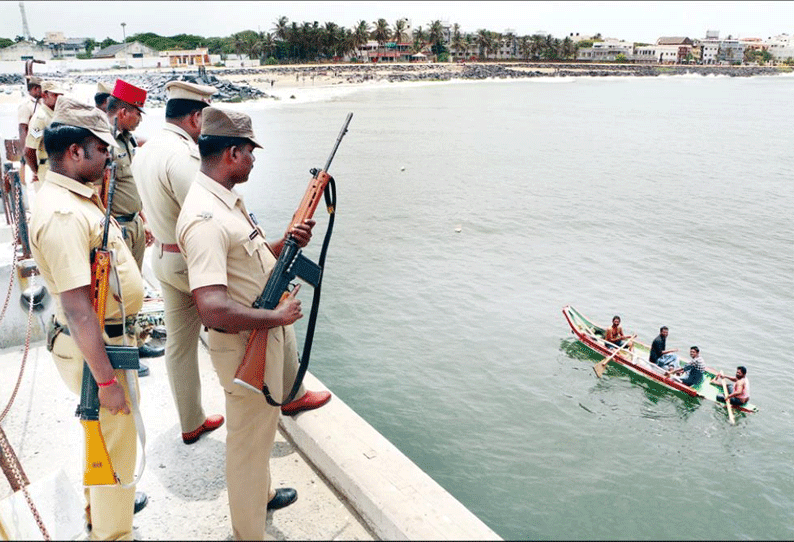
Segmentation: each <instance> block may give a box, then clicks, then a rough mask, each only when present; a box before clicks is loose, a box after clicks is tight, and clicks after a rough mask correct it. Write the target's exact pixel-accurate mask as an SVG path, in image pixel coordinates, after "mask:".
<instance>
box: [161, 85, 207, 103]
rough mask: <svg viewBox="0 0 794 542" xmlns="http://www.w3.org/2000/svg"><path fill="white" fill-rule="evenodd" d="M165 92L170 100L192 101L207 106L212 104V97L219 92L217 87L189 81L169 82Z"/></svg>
mask: <svg viewBox="0 0 794 542" xmlns="http://www.w3.org/2000/svg"><path fill="white" fill-rule="evenodd" d="M165 90H166V92H167V93H168V99H169V100H191V101H194V102H203V103H206V104H208V103H210V97H211V96H212V95H213V94H215V93H217V92H218V90H217V89H216V88H215V87H211V86H208V85H197V84H196V83H189V82H187V81H169V82H168V83H166V84H165Z"/></svg>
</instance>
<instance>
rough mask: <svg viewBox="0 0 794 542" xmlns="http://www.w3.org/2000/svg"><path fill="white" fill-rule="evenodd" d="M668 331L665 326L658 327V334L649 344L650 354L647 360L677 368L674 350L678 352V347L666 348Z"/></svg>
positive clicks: (676, 356)
mask: <svg viewBox="0 0 794 542" xmlns="http://www.w3.org/2000/svg"><path fill="white" fill-rule="evenodd" d="M668 333H669V330H668V329H667V326H662V327H661V328H659V336H658V337H656V338H655V339H654V340H653V343H652V344H651V354H650V356H649V357H648V360H649V361H650V362H651V363H654V364H656V365H658V366H659V367H663V368H667V369H678V366H679V363H678V355H677V354H675V352H678V348H671V349H670V350H666V348H667V334H668Z"/></svg>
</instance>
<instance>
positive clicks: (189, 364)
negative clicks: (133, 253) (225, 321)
mask: <svg viewBox="0 0 794 542" xmlns="http://www.w3.org/2000/svg"><path fill="white" fill-rule="evenodd" d="M152 270H153V271H154V275H155V276H156V277H157V279H158V280H159V281H160V291H161V293H162V295H163V303H164V305H165V330H166V334H167V336H168V339H167V341H166V344H165V366H166V369H167V371H168V381H169V383H170V384H171V395H172V396H173V397H174V402H175V403H176V410H177V414H178V415H179V425H180V426H181V427H182V432H183V433H189V432H190V431H194V430H196V429H198V428H199V426H200V425H201V424H203V423H204V421H205V420H206V419H207V416H206V415H205V414H204V409H203V408H202V406H201V378H200V377H199V366H198V340H199V332H200V331H201V321H200V320H199V314H198V309H197V308H196V304H195V303H194V302H193V296H192V295H191V294H190V286H189V285H188V278H187V264H186V263H185V259H184V258H183V257H182V254H180V253H179V252H164V251H162V250H161V249H159V248H158V247H155V248H154V250H153V251H152Z"/></svg>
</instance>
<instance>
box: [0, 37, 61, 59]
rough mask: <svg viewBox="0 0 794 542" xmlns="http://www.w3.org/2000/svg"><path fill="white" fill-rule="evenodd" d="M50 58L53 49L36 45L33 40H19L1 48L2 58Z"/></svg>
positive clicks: (0, 56) (0, 55)
mask: <svg viewBox="0 0 794 542" xmlns="http://www.w3.org/2000/svg"><path fill="white" fill-rule="evenodd" d="M31 59H36V60H50V59H52V51H51V50H50V48H49V47H45V46H43V45H36V44H35V43H34V42H32V41H19V42H17V43H15V44H14V45H9V46H8V47H3V48H2V49H0V60H31Z"/></svg>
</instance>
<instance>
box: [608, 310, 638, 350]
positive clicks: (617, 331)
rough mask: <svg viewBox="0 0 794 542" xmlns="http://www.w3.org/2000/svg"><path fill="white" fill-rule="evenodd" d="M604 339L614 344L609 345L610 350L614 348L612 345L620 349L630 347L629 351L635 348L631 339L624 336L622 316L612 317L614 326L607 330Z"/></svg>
mask: <svg viewBox="0 0 794 542" xmlns="http://www.w3.org/2000/svg"><path fill="white" fill-rule="evenodd" d="M604 339H606V341H607V342H608V343H612V344H608V345H607V347H608V348H613V346H612V345H616V346H617V347H618V348H620V347H622V346H624V345H628V349H629V350H631V349H632V348H633V347H634V343H633V342H632V340H631V337H630V336H628V335H626V334H624V333H623V328H622V327H620V316H613V317H612V326H611V327H609V328H607V331H606V333H605V335H604Z"/></svg>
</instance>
